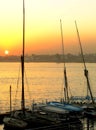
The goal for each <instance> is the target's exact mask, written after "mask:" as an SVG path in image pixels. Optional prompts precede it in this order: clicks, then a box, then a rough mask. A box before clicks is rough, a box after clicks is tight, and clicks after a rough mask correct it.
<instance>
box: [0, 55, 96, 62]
mask: <svg viewBox="0 0 96 130" xmlns="http://www.w3.org/2000/svg"><path fill="white" fill-rule="evenodd" d="M84 59H85V62H86V63H96V54H86V55H84ZM20 60H21V57H20V56H0V62H20ZM25 62H57V63H63V62H66V63H70V62H71V63H72V62H74V63H82V62H83V60H82V57H81V55H80V54H79V55H73V54H67V55H65V56H63V55H61V54H54V55H35V54H32V55H30V56H28V55H26V56H25Z"/></svg>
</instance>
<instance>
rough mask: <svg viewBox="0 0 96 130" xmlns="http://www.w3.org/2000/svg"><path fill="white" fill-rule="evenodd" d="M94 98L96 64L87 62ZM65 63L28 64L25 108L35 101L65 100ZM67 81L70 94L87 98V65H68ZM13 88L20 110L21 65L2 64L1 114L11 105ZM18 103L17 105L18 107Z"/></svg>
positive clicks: (0, 70)
mask: <svg viewBox="0 0 96 130" xmlns="http://www.w3.org/2000/svg"><path fill="white" fill-rule="evenodd" d="M86 65H87V69H88V71H89V79H90V84H91V88H92V92H93V95H94V96H95V95H96V64H95V63H87V64H86ZM63 66H64V65H63V63H25V97H26V106H30V104H31V103H32V101H33V100H34V101H36V102H41V101H42V102H43V101H45V100H58V99H60V98H62V97H63V87H64V75H63V70H64V69H63ZM66 68H67V78H68V86H69V88H70V89H69V91H70V93H69V94H70V95H73V96H80V95H82V96H84V95H86V87H87V85H86V79H85V77H84V66H83V64H81V63H67V64H66ZM10 85H11V87H12V105H13V108H17V106H18V107H20V99H21V64H20V63H0V112H4V111H8V110H9V106H10V103H9V102H10V98H9V97H10V94H9V88H10ZM15 104H16V105H15ZM1 127H2V126H1Z"/></svg>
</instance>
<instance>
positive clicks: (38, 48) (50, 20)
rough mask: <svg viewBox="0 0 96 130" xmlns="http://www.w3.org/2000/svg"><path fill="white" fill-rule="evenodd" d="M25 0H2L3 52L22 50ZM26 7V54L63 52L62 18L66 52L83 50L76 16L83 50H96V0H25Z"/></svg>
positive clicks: (0, 46)
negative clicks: (79, 40)
mask: <svg viewBox="0 0 96 130" xmlns="http://www.w3.org/2000/svg"><path fill="white" fill-rule="evenodd" d="M22 2H23V0H0V55H5V54H4V52H5V50H8V51H9V55H20V54H21V52H22ZM25 9H26V16H25V17H26V32H25V39H26V42H25V52H26V54H29V55H30V54H56V53H62V45H61V32H60V19H62V26H63V34H64V35H63V36H64V47H65V53H72V54H78V53H79V52H80V47H79V44H78V38H77V33H76V28H75V23H74V21H75V20H76V21H77V25H78V30H79V33H80V38H81V42H82V47H83V51H84V53H96V0H25Z"/></svg>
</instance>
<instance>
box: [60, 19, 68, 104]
mask: <svg viewBox="0 0 96 130" xmlns="http://www.w3.org/2000/svg"><path fill="white" fill-rule="evenodd" d="M60 30H61V39H62V52H63V62H64V79H65V88H64V95H65V101H67V102H69V95H68V80H67V74H66V66H65V54H64V40H63V29H62V21H61V19H60Z"/></svg>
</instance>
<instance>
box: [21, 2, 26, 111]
mask: <svg viewBox="0 0 96 130" xmlns="http://www.w3.org/2000/svg"><path fill="white" fill-rule="evenodd" d="M22 42H23V48H22V56H21V64H22V99H21V109H22V111H23V113H24V111H25V99H24V50H25V2H24V0H23V41H22Z"/></svg>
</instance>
